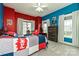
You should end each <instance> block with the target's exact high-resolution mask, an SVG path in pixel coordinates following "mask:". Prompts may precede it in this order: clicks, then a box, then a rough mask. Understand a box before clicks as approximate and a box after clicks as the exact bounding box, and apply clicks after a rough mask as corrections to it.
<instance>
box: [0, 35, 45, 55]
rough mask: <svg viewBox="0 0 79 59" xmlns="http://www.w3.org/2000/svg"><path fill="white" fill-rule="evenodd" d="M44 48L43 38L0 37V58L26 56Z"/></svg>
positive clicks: (39, 36) (37, 36)
mask: <svg viewBox="0 0 79 59" xmlns="http://www.w3.org/2000/svg"><path fill="white" fill-rule="evenodd" d="M44 48H46V41H45V36H43V35H29V36H25V37H9V36H6V37H0V56H28V55H31V54H33V53H35V52H37V51H39V50H41V49H44Z"/></svg>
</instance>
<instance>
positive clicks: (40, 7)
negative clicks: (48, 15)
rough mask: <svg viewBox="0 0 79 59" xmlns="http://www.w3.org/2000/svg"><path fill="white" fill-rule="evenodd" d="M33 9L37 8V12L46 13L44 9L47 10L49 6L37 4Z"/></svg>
mask: <svg viewBox="0 0 79 59" xmlns="http://www.w3.org/2000/svg"><path fill="white" fill-rule="evenodd" d="M33 7H35V8H36V9H35V11H38V12H42V11H44V9H43V8H46V7H47V5H45V4H41V3H37V4H36V5H33Z"/></svg>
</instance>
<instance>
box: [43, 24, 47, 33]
mask: <svg viewBox="0 0 79 59" xmlns="http://www.w3.org/2000/svg"><path fill="white" fill-rule="evenodd" d="M43 32H44V33H48V25H47V23H43Z"/></svg>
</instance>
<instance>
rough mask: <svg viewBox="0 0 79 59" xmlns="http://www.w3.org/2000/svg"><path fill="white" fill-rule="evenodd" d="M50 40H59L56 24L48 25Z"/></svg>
mask: <svg viewBox="0 0 79 59" xmlns="http://www.w3.org/2000/svg"><path fill="white" fill-rule="evenodd" d="M48 40H51V41H55V42H57V41H58V28H57V27H56V26H50V27H48Z"/></svg>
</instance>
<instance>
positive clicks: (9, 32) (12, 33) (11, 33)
mask: <svg viewBox="0 0 79 59" xmlns="http://www.w3.org/2000/svg"><path fill="white" fill-rule="evenodd" d="M7 34H9V35H13V36H14V34H15V32H11V31H8V32H7Z"/></svg>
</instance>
